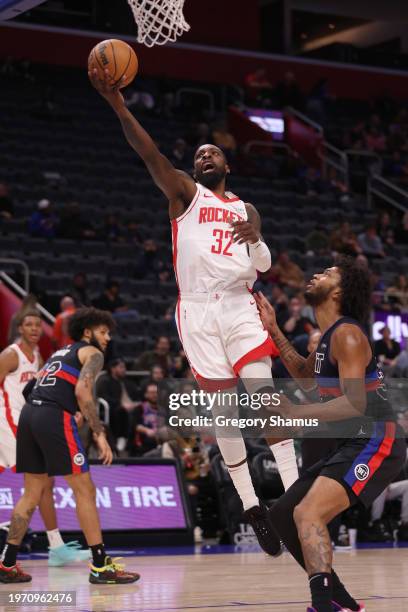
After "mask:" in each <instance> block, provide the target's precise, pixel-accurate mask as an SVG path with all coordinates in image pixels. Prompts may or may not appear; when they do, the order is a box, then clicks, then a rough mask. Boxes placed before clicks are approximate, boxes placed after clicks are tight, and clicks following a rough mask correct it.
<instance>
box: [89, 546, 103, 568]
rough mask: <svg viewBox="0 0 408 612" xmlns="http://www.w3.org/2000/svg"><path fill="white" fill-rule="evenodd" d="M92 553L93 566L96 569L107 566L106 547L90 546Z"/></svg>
mask: <svg viewBox="0 0 408 612" xmlns="http://www.w3.org/2000/svg"><path fill="white" fill-rule="evenodd" d="M90 549H91V552H92V564H93V565H94V566H95V567H103V566H104V565H105V557H106V552H105V547H104V545H103V544H102V543H101V544H95V546H90Z"/></svg>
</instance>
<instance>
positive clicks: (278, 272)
mask: <svg viewBox="0 0 408 612" xmlns="http://www.w3.org/2000/svg"><path fill="white" fill-rule="evenodd" d="M272 273H273V274H274V275H275V276H276V277H277V280H278V282H279V284H280V285H282V286H284V287H288V288H289V289H295V290H297V291H300V290H302V289H303V288H304V286H305V276H304V274H303V272H302V270H301V269H300V268H299V266H298V265H297V264H295V262H294V261H292V260H291V258H290V257H289V254H288V253H287V252H286V251H282V252H281V253H279V255H278V257H277V263H276V264H275V265H274V266H272Z"/></svg>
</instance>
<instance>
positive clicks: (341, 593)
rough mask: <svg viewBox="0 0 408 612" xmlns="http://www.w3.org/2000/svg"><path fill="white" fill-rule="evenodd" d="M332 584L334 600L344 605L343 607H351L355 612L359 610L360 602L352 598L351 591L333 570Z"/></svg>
mask: <svg viewBox="0 0 408 612" xmlns="http://www.w3.org/2000/svg"><path fill="white" fill-rule="evenodd" d="M332 585H333V601H335V602H336V603H338V604H340V605H341V606H343V608H350V610H354V612H357V611H358V610H359V609H360V606H359V604H358V603H357V602H356V600H355V599H353V598H352V596H351V595H350V593H348V592H347V590H346V587H345V586H344V584H342V583H341V582H340V578H339V577H338V575H337V574H336V572H334V571H333V570H332Z"/></svg>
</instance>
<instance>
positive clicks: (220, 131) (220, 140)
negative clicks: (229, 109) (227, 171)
mask: <svg viewBox="0 0 408 612" xmlns="http://www.w3.org/2000/svg"><path fill="white" fill-rule="evenodd" d="M212 142H213V143H214V144H215V145H216V146H217V147H219V148H220V149H221V150H222V151H224V153H225V156H226V158H227V160H228V161H229V162H233V161H234V159H235V155H236V151H237V141H236V140H235V138H234V136H233V135H232V134H231V132H229V131H228V129H227V126H226V124H225V122H221V123H219V124H218V125H217V126H215V128H214V130H213V132H212Z"/></svg>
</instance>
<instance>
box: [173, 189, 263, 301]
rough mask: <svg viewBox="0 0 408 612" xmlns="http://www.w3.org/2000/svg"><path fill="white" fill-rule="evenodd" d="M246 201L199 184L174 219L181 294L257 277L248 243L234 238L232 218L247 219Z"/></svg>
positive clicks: (225, 287) (243, 282)
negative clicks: (226, 195)
mask: <svg viewBox="0 0 408 612" xmlns="http://www.w3.org/2000/svg"><path fill="white" fill-rule="evenodd" d="M247 219H248V215H247V212H246V208H245V203H244V202H243V201H242V200H240V199H239V198H238V197H233V196H231V198H230V199H227V198H221V197H220V196H218V195H216V194H215V193H213V192H212V191H210V189H207V188H206V187H203V185H200V184H199V183H197V192H196V194H195V196H194V199H193V201H192V202H191V204H190V206H189V207H188V208H187V210H186V211H185V212H184V213H183V214H182V215H181V216H180V217H178V218H177V219H174V220H173V221H172V236H173V264H174V269H175V273H176V281H177V284H178V288H179V291H180V293H181V294H188V293H215V292H218V291H224V290H228V289H232V288H235V287H238V286H245V285H247V286H248V287H249V288H250V289H252V286H253V284H254V282H255V280H256V277H257V273H256V269H255V268H254V266H253V265H252V263H251V260H250V258H249V254H248V249H247V245H246V244H236V243H234V242H233V241H232V228H231V226H230V224H231V223H232V222H233V221H246V220H247Z"/></svg>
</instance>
